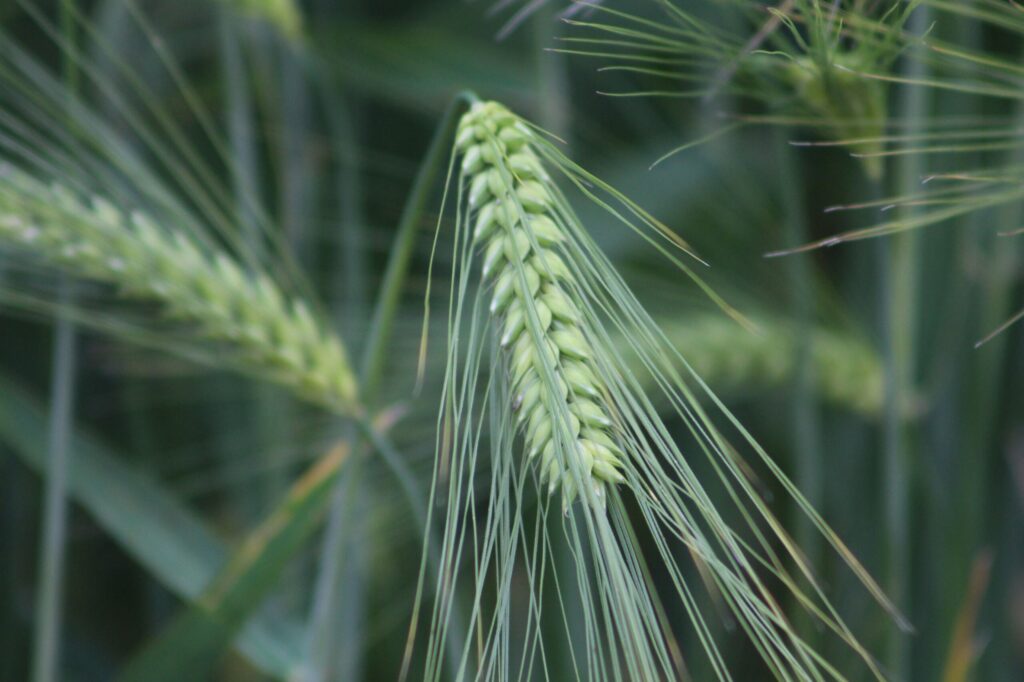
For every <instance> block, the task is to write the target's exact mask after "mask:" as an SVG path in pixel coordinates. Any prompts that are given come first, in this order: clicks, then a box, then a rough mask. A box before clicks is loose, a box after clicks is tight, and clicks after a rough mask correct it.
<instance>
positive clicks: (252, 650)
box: [0, 376, 301, 679]
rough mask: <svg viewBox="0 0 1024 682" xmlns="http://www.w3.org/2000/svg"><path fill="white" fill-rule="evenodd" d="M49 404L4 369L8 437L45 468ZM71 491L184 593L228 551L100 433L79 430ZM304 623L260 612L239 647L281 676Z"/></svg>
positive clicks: (3, 422) (198, 586)
mask: <svg viewBox="0 0 1024 682" xmlns="http://www.w3.org/2000/svg"><path fill="white" fill-rule="evenodd" d="M46 428H47V427H46V410H45V408H44V407H43V406H42V405H41V404H39V402H38V401H37V400H36V398H35V397H34V396H33V395H31V394H30V393H29V392H27V391H25V390H24V389H22V388H21V387H20V386H18V385H17V384H16V383H14V382H12V381H10V380H9V379H7V378H6V377H3V376H0V440H3V441H4V442H5V443H6V444H7V445H9V446H10V448H11V450H12V451H13V452H14V453H15V454H16V455H17V456H18V457H19V458H21V460H22V461H23V462H25V464H27V465H28V466H29V467H30V468H32V469H33V470H35V471H37V472H39V473H40V474H44V473H45V468H44V462H45V443H46ZM75 444H76V449H75V461H74V464H73V466H72V467H71V470H70V471H69V478H68V492H69V494H70V495H71V496H72V497H73V498H74V500H75V501H76V502H78V504H80V505H82V507H83V508H85V509H86V510H87V511H88V512H89V514H90V515H91V516H92V517H93V518H94V519H95V520H96V522H97V523H98V524H99V525H100V526H101V527H102V528H103V529H104V530H105V531H106V532H107V533H108V534H109V535H110V536H111V537H112V538H113V539H114V541H116V542H117V543H118V544H119V545H120V546H121V547H122V548H124V550H125V551H126V552H128V553H129V554H130V555H131V556H132V557H133V558H134V559H135V560H136V561H138V562H139V563H140V564H141V565H142V567H143V568H144V569H145V570H146V571H147V572H148V573H149V574H150V575H152V576H153V577H154V578H155V579H156V580H158V581H160V582H161V583H162V584H163V585H164V586H165V587H167V589H169V590H170V591H171V592H173V593H174V594H176V595H178V596H179V597H182V598H183V599H191V598H194V597H196V596H198V595H199V594H201V592H202V590H203V588H204V587H205V586H206V585H207V584H208V583H209V582H210V580H211V579H212V578H213V577H214V576H215V575H216V572H217V569H218V567H219V566H220V565H221V564H222V563H223V561H224V558H225V556H226V554H227V551H226V549H225V547H224V545H223V544H222V542H221V541H220V540H219V539H218V538H217V537H216V536H215V535H214V534H213V533H212V532H210V530H209V529H208V528H207V527H206V526H205V525H204V524H203V522H202V521H201V520H200V519H199V518H198V517H196V516H195V514H193V513H192V512H191V511H189V510H188V509H187V508H186V507H185V506H184V505H183V504H182V503H181V502H179V501H178V500H177V499H176V498H175V496H174V495H173V494H171V493H170V492H168V491H167V490H165V489H164V488H163V487H161V486H160V485H159V484H158V483H156V482H155V481H153V480H152V479H151V478H149V477H147V476H145V475H144V474H142V473H140V472H138V471H136V470H134V469H133V468H132V467H131V466H129V465H127V464H124V463H123V460H122V458H120V457H118V456H117V455H116V454H115V453H113V452H112V451H111V450H109V449H108V448H106V447H105V446H104V445H103V444H101V443H100V442H99V441H97V440H95V439H93V438H90V437H89V436H87V435H85V434H83V433H81V432H79V433H77V434H76V435H75ZM298 627H299V626H298V624H297V623H293V622H287V621H281V620H280V619H276V620H274V621H271V620H269V619H268V618H266V617H265V616H262V615H259V616H256V617H254V618H253V619H252V620H251V621H250V622H249V623H248V624H247V625H246V627H245V628H244V629H243V630H242V632H241V634H240V636H239V637H238V639H237V640H236V642H235V647H236V648H237V649H238V650H239V652H240V653H242V654H243V655H244V656H246V658H248V659H249V661H251V662H252V663H253V664H254V665H255V666H256V667H257V668H259V669H260V670H262V671H263V672H264V673H266V674H267V675H270V676H272V677H274V678H275V679H285V678H287V677H288V676H289V675H290V674H291V672H292V671H294V670H295V669H297V667H298V665H299V661H300V660H301V656H300V651H301V650H300V647H299V641H300V637H299V636H298Z"/></svg>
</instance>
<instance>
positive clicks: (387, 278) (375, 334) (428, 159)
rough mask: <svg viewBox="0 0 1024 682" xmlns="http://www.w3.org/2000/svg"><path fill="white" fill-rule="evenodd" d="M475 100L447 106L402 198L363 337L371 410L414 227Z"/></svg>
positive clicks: (464, 97) (459, 98) (462, 97)
mask: <svg viewBox="0 0 1024 682" xmlns="http://www.w3.org/2000/svg"><path fill="white" fill-rule="evenodd" d="M474 100H476V95H474V94H472V93H470V92H461V93H459V94H458V95H456V97H455V99H454V100H452V102H451V103H450V104H449V105H448V108H447V109H446V110H445V113H444V116H443V117H442V118H441V122H440V123H439V124H438V126H437V129H436V130H435V131H434V137H433V138H432V139H431V141H430V146H429V147H428V148H427V153H426V156H424V157H423V163H422V164H420V169H419V171H418V172H417V174H416V179H415V180H414V181H413V185H412V189H411V190H410V192H409V198H408V199H406V202H405V207H404V208H403V209H402V216H401V218H400V219H399V221H398V230H397V233H396V234H395V241H394V244H393V245H392V247H391V253H390V256H389V258H388V265H387V269H386V270H385V272H384V282H383V284H382V285H381V291H380V295H379V297H378V298H377V306H376V308H375V309H374V311H373V320H372V321H371V323H370V334H369V336H368V337H367V339H366V347H365V352H364V353H363V368H362V383H363V393H362V395H363V400H364V401H365V404H366V406H367V407H368V408H370V409H372V408H373V406H374V403H375V402H376V400H377V393H378V389H379V388H380V380H381V375H382V373H383V370H384V361H385V360H386V359H387V356H388V353H389V352H390V345H391V344H390V342H391V331H392V328H393V327H394V322H395V313H396V312H397V311H398V302H399V299H400V298H401V295H402V290H403V289H404V287H405V279H406V277H407V276H408V274H409V262H410V261H411V260H412V253H413V248H414V247H415V246H416V237H417V228H418V227H419V222H420V218H422V216H423V211H424V209H425V208H426V205H427V201H428V200H429V199H430V195H431V193H432V192H433V191H434V190H435V189H436V186H437V185H436V182H437V177H438V175H439V174H440V173H441V169H442V168H444V167H445V161H446V160H447V159H448V154H449V151H450V149H451V146H452V142H453V139H454V136H455V128H456V126H458V124H459V118H460V117H461V116H462V113H463V111H465V109H466V108H467V107H468V106H469V104H470V103H472V102H473V101H474Z"/></svg>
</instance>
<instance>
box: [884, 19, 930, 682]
mask: <svg viewBox="0 0 1024 682" xmlns="http://www.w3.org/2000/svg"><path fill="white" fill-rule="evenodd" d="M928 22H929V12H928V9H927V8H926V7H921V8H918V10H917V11H916V12H915V13H914V15H913V16H912V17H911V19H910V24H909V27H908V31H909V32H910V33H911V34H920V33H924V31H925V30H926V29H927V26H928ZM927 71H928V67H927V64H926V63H925V62H924V60H920V59H913V58H908V59H906V60H905V61H904V67H903V73H902V77H904V78H907V79H923V78H925V77H926V76H927ZM899 92H900V95H901V96H900V99H899V116H900V119H901V121H902V122H903V123H904V124H905V126H904V128H903V131H902V132H903V133H904V134H905V135H906V136H907V138H908V139H913V138H914V137H915V136H916V135H919V134H920V133H921V131H922V129H923V126H924V125H926V116H925V115H926V113H927V110H926V107H927V104H928V101H927V90H926V89H925V88H921V87H913V86H911V87H905V88H902V89H901V90H900V91H899ZM908 144H912V143H908ZM923 171H924V157H923V156H921V155H919V154H907V155H904V156H901V157H899V161H898V164H897V166H896V175H895V182H896V184H897V187H896V190H897V191H896V193H897V194H898V195H906V194H911V193H913V192H915V191H916V190H917V189H918V188H919V187H920V183H921V177H922V175H923V174H924V172H923ZM902 210H903V211H904V215H903V216H902V217H904V218H909V217H910V215H909V214H910V213H911V212H913V211H914V210H915V209H914V208H905V209H902ZM881 243H882V253H883V259H884V271H885V275H884V278H883V287H882V288H883V291H882V307H883V335H884V339H885V342H884V363H885V369H886V372H885V419H884V453H885V455H884V465H883V467H882V486H881V489H882V490H883V491H884V510H885V528H886V535H887V537H886V552H885V556H886V563H885V588H886V590H887V591H888V594H889V597H890V598H891V599H892V601H893V603H894V604H896V605H897V606H898V607H900V608H903V609H905V610H909V608H908V607H909V605H908V604H907V599H908V597H909V589H908V586H909V576H910V569H911V559H912V552H911V549H910V544H909V543H910V540H911V537H910V498H911V487H912V484H913V472H912V467H913V460H914V454H913V452H914V445H915V440H916V439H915V434H914V433H913V428H912V426H911V425H910V423H909V422H907V421H906V420H905V418H904V411H903V407H904V406H905V405H906V404H908V403H909V401H910V397H911V396H912V395H913V393H914V384H915V381H916V365H917V356H916V343H917V327H918V289H919V280H920V238H919V233H918V232H917V231H916V230H907V231H904V232H900V233H898V234H896V235H895V236H893V237H892V239H891V240H883V241H882V242H881ZM890 632H891V634H890V636H889V639H888V642H887V646H886V652H885V659H886V662H887V664H888V670H889V672H890V674H891V675H892V677H893V678H894V679H897V680H906V679H909V676H910V656H909V652H908V646H907V645H908V640H907V637H906V635H905V633H902V632H900V631H899V630H898V629H896V628H892V629H891V630H890Z"/></svg>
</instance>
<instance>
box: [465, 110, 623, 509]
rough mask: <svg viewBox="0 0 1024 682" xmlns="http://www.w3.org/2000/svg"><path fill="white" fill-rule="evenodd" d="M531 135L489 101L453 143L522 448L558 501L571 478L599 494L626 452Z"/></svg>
mask: <svg viewBox="0 0 1024 682" xmlns="http://www.w3.org/2000/svg"><path fill="white" fill-rule="evenodd" d="M531 135H532V133H531V132H530V130H529V129H528V128H526V127H525V126H524V125H523V124H522V123H521V122H520V121H519V120H518V119H517V118H516V117H515V116H513V115H512V114H511V112H509V111H508V110H507V109H506V108H505V107H503V106H502V105H500V104H498V103H496V102H487V103H482V102H480V103H477V104H475V105H474V106H473V108H472V110H471V111H470V112H469V113H467V114H466V115H465V116H464V117H463V118H462V121H461V124H460V126H459V130H458V137H457V142H456V144H457V147H458V150H459V152H460V153H461V154H462V159H463V160H462V170H463V172H464V173H466V177H467V181H468V183H469V205H470V207H471V208H472V209H475V211H476V221H475V226H474V230H473V242H474V244H475V245H476V247H477V248H478V249H479V250H480V252H481V253H482V254H483V268H482V269H483V278H484V281H485V282H486V284H487V285H488V286H489V287H490V291H491V303H490V305H489V307H488V310H489V312H490V314H491V315H492V316H493V318H494V324H495V328H496V329H497V330H498V332H499V336H500V342H499V343H500V346H501V348H502V351H503V354H504V361H505V364H506V367H507V372H508V379H509V381H510V387H511V395H510V397H511V400H512V411H513V412H514V413H515V414H516V415H517V416H516V421H517V423H518V425H519V427H520V430H521V432H522V434H523V440H524V443H525V446H524V449H525V451H526V453H527V455H528V457H530V458H531V459H533V460H534V461H535V462H536V464H537V466H538V468H539V472H540V475H541V480H546V481H547V482H548V486H549V490H550V491H552V492H553V491H554V490H555V489H556V488H557V487H558V486H559V484H561V485H562V487H563V495H564V500H565V504H566V505H568V504H571V503H572V500H573V499H574V497H575V496H576V493H577V489H578V488H579V486H586V487H588V488H589V489H590V490H591V491H592V492H593V494H594V498H593V499H594V500H596V501H598V502H601V503H603V501H604V499H605V492H604V491H605V485H607V484H609V483H611V484H614V483H620V482H622V481H623V480H625V479H624V478H623V475H622V472H621V467H622V458H623V457H624V454H623V452H622V450H621V449H620V448H619V446H618V445H617V444H616V442H615V441H614V425H615V422H614V418H613V415H612V413H611V412H610V411H609V409H608V400H609V396H608V391H607V389H606V388H605V386H604V385H603V384H602V382H601V380H600V379H599V378H598V376H597V375H596V374H595V373H594V371H593V370H592V369H591V363H593V361H594V352H595V349H594V347H593V346H592V345H591V343H590V340H589V337H590V336H591V332H590V330H589V329H588V325H587V322H586V320H584V319H583V317H582V315H581V314H580V311H579V310H578V308H577V307H576V304H575V303H573V300H574V299H577V298H578V297H579V295H580V294H579V292H578V290H577V284H576V281H575V276H574V275H573V273H572V271H571V270H570V269H569V267H568V266H567V265H566V263H565V261H564V260H563V259H562V257H561V255H559V252H560V250H561V247H562V244H563V243H564V242H565V241H566V236H565V234H564V233H563V230H562V228H561V227H560V226H559V224H558V221H559V216H558V214H557V212H556V204H555V199H554V197H553V196H552V194H551V193H550V191H549V189H548V187H549V184H550V178H549V177H548V175H547V173H546V172H545V171H544V168H543V165H542V163H541V161H540V159H539V158H538V157H537V154H536V153H535V152H534V150H533V149H532V147H531V145H530V144H529V139H530V137H531Z"/></svg>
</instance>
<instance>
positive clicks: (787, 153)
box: [777, 128, 824, 647]
mask: <svg viewBox="0 0 1024 682" xmlns="http://www.w3.org/2000/svg"><path fill="white" fill-rule="evenodd" d="M777 138H778V141H777V147H778V150H779V158H780V159H782V168H781V171H782V172H781V177H782V204H783V216H784V222H785V241H786V242H787V243H790V244H803V243H805V242H806V241H807V239H808V237H807V220H806V212H805V207H804V194H803V191H802V188H803V177H802V174H801V172H800V170H801V169H800V163H799V159H798V158H797V155H796V154H795V153H794V151H793V148H792V147H791V146H790V145H789V144H788V142H787V140H786V129H784V128H783V129H780V130H779V132H778V133H777ZM788 266H789V268H788V270H789V272H788V273H787V274H788V277H789V284H790V286H789V288H790V292H791V294H790V308H791V310H792V317H793V320H794V322H795V328H796V334H795V339H794V354H795V356H796V357H795V358H794V362H793V367H794V372H793V380H792V389H793V399H792V403H791V411H790V415H791V423H792V428H793V434H794V437H793V445H794V448H793V452H794V455H795V465H796V466H795V480H794V482H795V483H796V485H797V487H798V488H799V489H800V491H801V492H802V493H803V495H804V496H805V497H806V498H807V501H808V502H809V503H810V504H811V505H812V506H813V507H814V508H815V509H819V510H820V509H821V507H822V499H823V497H824V494H823V485H824V479H823V476H822V466H821V457H822V449H821V420H820V415H819V410H818V400H817V398H816V396H817V391H816V385H815V370H814V356H813V345H814V335H813V334H812V327H811V323H812V319H811V317H812V315H813V310H814V298H813V292H814V290H815V287H814V282H813V280H812V278H813V273H812V271H811V264H810V263H809V262H808V259H807V258H792V259H789V263H788ZM796 541H797V545H798V546H799V547H800V548H801V550H803V553H804V555H805V556H806V557H807V558H808V560H809V562H810V565H811V567H812V568H818V562H819V560H820V557H821V535H820V534H819V533H818V532H817V529H815V527H814V524H813V523H811V521H810V519H808V518H807V517H806V516H805V515H803V514H798V515H797V528H796ZM798 626H799V628H800V634H801V636H803V637H804V639H805V640H806V641H807V642H808V644H810V645H811V646H812V647H814V645H815V643H816V639H817V637H816V632H817V629H816V628H814V627H813V622H812V619H811V618H810V617H809V615H808V614H806V613H805V612H803V611H800V616H799V618H798Z"/></svg>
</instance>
